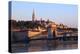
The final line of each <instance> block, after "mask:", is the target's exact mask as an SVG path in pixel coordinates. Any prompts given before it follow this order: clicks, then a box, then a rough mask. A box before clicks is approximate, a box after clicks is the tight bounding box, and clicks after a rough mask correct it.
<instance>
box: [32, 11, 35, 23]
mask: <svg viewBox="0 0 80 54" xmlns="http://www.w3.org/2000/svg"><path fill="white" fill-rule="evenodd" d="M32 21H33V22H34V21H35V11H34V9H33V13H32Z"/></svg>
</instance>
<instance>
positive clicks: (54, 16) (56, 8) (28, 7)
mask: <svg viewBox="0 0 80 54" xmlns="http://www.w3.org/2000/svg"><path fill="white" fill-rule="evenodd" d="M33 9H34V11H35V18H36V19H37V20H40V19H41V18H42V19H43V20H48V19H49V20H51V21H54V22H56V23H58V24H60V23H62V24H64V25H67V26H68V27H74V28H77V27H78V7H77V5H72V4H56V3H37V2H26V1H13V2H12V17H11V18H12V19H14V20H17V21H18V20H24V21H28V20H32V12H33Z"/></svg>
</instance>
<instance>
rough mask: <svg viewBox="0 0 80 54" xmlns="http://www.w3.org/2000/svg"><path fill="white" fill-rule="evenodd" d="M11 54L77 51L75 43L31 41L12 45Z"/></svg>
mask: <svg viewBox="0 0 80 54" xmlns="http://www.w3.org/2000/svg"><path fill="white" fill-rule="evenodd" d="M11 47H12V52H36V51H49V50H65V49H77V48H78V45H77V41H60V40H33V41H30V42H29V43H28V44H27V43H14V44H12V45H11Z"/></svg>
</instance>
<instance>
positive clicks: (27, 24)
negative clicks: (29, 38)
mask: <svg viewBox="0 0 80 54" xmlns="http://www.w3.org/2000/svg"><path fill="white" fill-rule="evenodd" d="M9 23H10V26H11V27H12V28H19V29H34V28H38V26H40V27H41V28H45V26H44V24H40V23H39V22H38V21H35V22H32V21H16V20H9Z"/></svg>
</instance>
